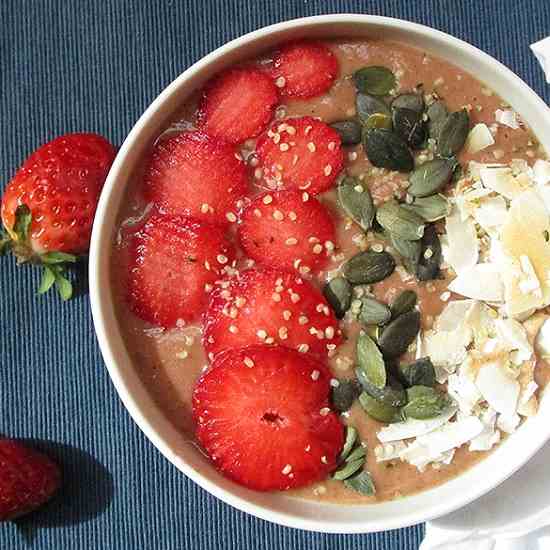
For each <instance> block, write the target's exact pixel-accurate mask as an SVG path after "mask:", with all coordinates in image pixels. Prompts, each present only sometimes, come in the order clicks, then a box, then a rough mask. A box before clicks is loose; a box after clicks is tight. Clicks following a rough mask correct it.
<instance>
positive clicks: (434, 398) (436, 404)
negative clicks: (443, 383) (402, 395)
mask: <svg viewBox="0 0 550 550" xmlns="http://www.w3.org/2000/svg"><path fill="white" fill-rule="evenodd" d="M407 397H408V399H409V402H408V403H407V404H406V405H405V406H404V407H403V409H402V412H403V416H404V417H405V418H416V419H418V420H428V419H430V418H435V417H436V416H439V415H440V414H442V413H443V412H444V411H445V410H446V409H448V408H449V407H450V406H451V405H452V404H453V400H452V398H451V397H450V396H449V395H448V394H446V393H443V392H441V391H439V390H436V389H435V388H429V387H427V386H413V387H412V388H409V389H408V390H407Z"/></svg>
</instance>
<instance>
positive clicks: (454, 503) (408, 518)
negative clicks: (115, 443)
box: [89, 14, 550, 534]
mask: <svg viewBox="0 0 550 550" xmlns="http://www.w3.org/2000/svg"><path fill="white" fill-rule="evenodd" d="M331 23H350V24H362V25H365V26H368V25H369V24H372V25H376V26H381V27H387V28H392V29H395V28H396V27H399V29H400V30H403V31H405V32H413V33H414V32H416V33H422V34H426V35H428V36H431V37H433V38H435V39H437V40H440V41H444V42H450V43H452V44H453V46H454V47H457V48H459V49H461V50H462V51H463V52H464V54H465V55H466V56H468V57H470V58H481V59H483V60H484V61H485V62H486V63H489V64H491V65H493V66H494V67H495V69H498V70H499V72H500V73H501V74H502V75H505V77H506V78H507V79H511V80H515V81H516V84H517V85H518V86H519V87H520V88H522V91H523V92H525V93H526V94H528V95H529V96H530V101H531V102H532V103H533V104H536V105H537V110H538V109H540V110H541V112H545V111H546V112H547V113H548V114H549V115H550V109H549V108H548V107H547V106H546V104H545V103H544V101H543V100H542V99H541V98H540V97H539V96H538V95H537V94H536V93H535V92H534V91H533V90H532V89H531V88H530V87H529V86H528V85H527V84H526V83H525V82H524V81H523V80H521V79H520V78H519V77H518V76H517V75H516V74H515V73H513V72H512V71H511V70H510V69H508V68H507V67H506V66H505V65H503V64H502V63H500V62H499V61H498V60H496V59H494V58H493V57H492V56H490V55H489V54H487V53H485V52H483V51H482V50H480V49H478V48H476V47H475V46H473V45H471V44H469V43H467V42H465V41H463V40H461V39H459V38H456V37H454V36H452V35H449V34H447V33H445V32H443V31H439V30H437V29H433V28H430V27H427V26H425V25H421V24H418V23H413V22H410V21H406V20H402V19H397V18H393V17H385V16H376V15H367V14H334V15H317V16H311V17H303V18H298V19H291V20H288V21H283V22H279V23H276V24H273V25H269V26H266V27H262V28H260V29H257V30H255V31H252V32H249V33H247V34H244V35H242V36H240V37H238V38H235V39H233V40H231V41H229V42H227V43H225V44H223V45H222V46H220V47H218V48H216V49H215V50H214V51H212V52H210V53H209V54H207V55H206V56H204V57H202V58H201V59H199V60H198V61H197V62H195V63H194V64H193V65H191V66H190V67H188V68H187V69H186V70H185V71H184V72H182V73H181V74H180V75H179V76H178V77H176V78H175V79H174V80H173V81H172V82H171V83H170V84H169V85H168V86H167V87H166V88H164V90H163V91H162V92H161V93H160V94H159V95H158V96H157V97H156V98H155V100H154V101H153V102H152V103H151V104H150V105H149V107H148V108H147V109H146V110H145V111H144V113H143V114H142V115H141V116H140V118H139V119H138V120H137V122H136V123H135V124H134V126H133V128H132V129H131V131H130V132H129V134H128V135H127V137H126V139H125V140H124V142H123V144H122V146H121V147H120V149H119V151H118V154H117V156H116V159H115V161H114V163H113V165H112V167H111V170H110V172H109V175H108V177H107V179H106V182H105V185H104V188H103V191H102V193H101V197H100V200H99V203H98V207H97V211H96V215H95V220H94V225H93V231H92V238H91V245H90V255H89V288H90V302H91V310H92V318H93V323H94V328H95V332H96V336H97V340H98V343H99V347H100V350H101V354H102V356H103V360H104V363H105V366H106V368H107V370H108V372H109V375H110V377H111V380H112V382H113V385H114V386H115V389H116V391H117V393H118V395H119V397H120V399H121V401H122V402H123V404H124V407H125V408H126V409H127V411H128V412H129V414H130V416H131V417H132V419H133V420H134V422H135V423H136V424H137V425H138V427H139V428H140V429H141V431H142V432H143V433H144V434H145V436H146V437H147V438H148V439H149V440H150V441H151V442H152V443H153V445H154V446H155V447H156V448H157V449H158V450H159V451H160V452H161V453H162V455H164V457H166V458H167V459H168V460H169V461H170V462H171V463H172V464H173V465H174V466H176V468H178V469H179V470H180V471H181V472H182V473H184V474H185V475H186V476H187V477H189V478H190V479H191V480H193V481H194V482H195V483H197V484H198V485H199V486H200V487H202V488H203V489H205V490H206V491H208V492H209V493H210V494H212V495H213V496H215V497H217V498H219V499H220V500H222V501H223V502H225V503H227V504H229V505H231V506H233V507H235V508H237V509H238V510H241V511H243V512H247V513H249V514H252V515H254V516H256V517H258V518H261V519H264V520H267V521H270V522H274V523H277V524H280V525H283V526H287V527H293V528H300V529H305V530H308V531H316V532H323V533H350V534H351V533H368V532H375V531H381V530H386V529H395V528H401V527H406V526H410V525H414V524H417V523H421V522H424V521H428V520H430V519H433V518H435V517H440V516H443V515H445V514H447V513H450V512H452V511H454V510H456V509H458V508H460V507H462V506H465V505H467V504H469V503H470V502H472V501H473V500H475V499H477V498H478V497H479V496H481V495H483V494H485V493H487V492H488V491H490V490H491V489H493V488H494V487H496V486H497V485H499V484H500V483H502V482H503V481H504V480H505V479H507V478H508V477H509V476H511V475H512V474H513V473H514V472H515V471H516V470H517V469H519V468H520V467H521V466H522V465H523V464H525V462H527V461H528V460H529V459H530V458H531V457H532V456H533V455H534V454H535V453H536V452H537V451H538V450H539V449H540V448H541V447H542V446H543V445H544V443H545V442H546V440H547V439H548V438H550V427H549V430H548V432H547V433H545V434H542V435H541V437H540V439H539V440H537V441H536V442H534V443H533V444H532V445H531V446H530V447H529V448H523V451H522V452H521V457H520V459H519V460H517V461H516V462H515V463H514V465H513V467H511V468H508V469H506V470H505V471H504V472H500V474H499V475H495V477H494V478H490V479H487V480H485V481H484V483H480V484H479V485H478V486H477V487H474V488H473V489H472V491H471V492H470V493H469V494H468V495H462V496H459V497H457V498H455V499H452V500H448V501H444V502H441V501H440V502H439V503H438V506H439V507H438V510H437V511H432V512H430V513H426V512H425V511H422V510H419V511H417V510H410V511H408V512H407V513H406V514H404V515H403V516H400V517H398V518H388V519H384V520H383V521H380V520H378V523H379V524H380V525H373V524H372V522H369V521H368V520H366V521H365V524H364V525H363V524H357V523H355V522H349V523H346V522H341V523H337V524H336V523H331V524H330V526H327V525H326V524H324V523H323V521H322V520H320V519H314V520H313V519H305V518H300V517H296V516H294V515H293V514H290V513H286V512H281V511H276V510H272V509H269V508H267V507H265V506H262V505H259V504H256V503H252V502H250V501H249V500H247V499H246V498H243V497H240V496H238V495H235V494H232V493H230V492H229V491H226V490H225V489H224V488H222V487H220V486H219V485H217V484H216V483H215V482H213V481H211V480H210V479H208V478H207V477H206V476H204V475H202V474H201V473H200V472H198V471H196V470H195V469H194V468H192V467H191V466H190V465H189V464H187V463H186V461H185V460H184V459H182V458H181V457H176V456H175V455H174V452H173V451H172V450H171V448H170V446H169V445H168V443H167V442H166V441H165V440H164V439H163V438H162V437H161V436H160V434H159V433H158V432H157V430H156V428H154V427H153V426H152V424H151V422H150V421H149V419H148V418H147V415H146V414H145V412H144V411H143V410H142V408H141V406H140V405H139V404H138V403H137V401H136V399H135V398H134V396H133V395H132V392H131V391H130V390H129V388H128V384H127V383H126V381H125V380H124V377H123V376H122V374H121V372H120V370H119V367H118V365H117V361H116V358H115V352H114V349H113V345H112V342H111V339H110V335H109V333H108V331H107V329H106V317H107V313H106V308H107V302H108V300H107V299H106V297H105V295H104V293H105V289H104V288H102V286H101V262H100V258H101V255H102V254H103V251H104V250H105V248H104V243H108V244H109V246H108V249H109V250H110V242H111V239H112V227H107V226H106V225H105V224H104V223H103V219H104V218H105V215H106V212H107V210H108V209H109V202H110V197H111V195H112V193H113V190H114V189H115V187H116V184H117V181H118V178H119V176H120V175H121V174H122V170H123V168H124V162H125V157H126V156H127V154H128V152H129V151H130V150H131V148H132V146H133V144H134V142H136V140H137V139H138V137H139V136H140V133H141V132H142V130H143V129H144V128H145V127H147V125H148V124H149V122H150V121H151V120H152V119H153V118H154V116H155V115H156V114H157V112H158V111H159V110H160V108H161V107H162V106H163V105H164V103H165V102H166V100H168V99H169V98H170V97H171V96H172V94H173V93H174V92H176V91H177V90H178V89H179V88H180V86H182V84H183V83H185V82H186V81H187V80H189V79H190V78H191V77H192V76H194V75H196V74H197V73H199V72H200V71H201V70H203V69H204V68H206V67H207V66H208V65H209V64H211V63H212V62H213V61H215V60H217V59H219V58H222V57H224V56H225V55H226V54H227V53H229V52H231V51H235V50H239V49H241V48H242V47H243V46H246V44H248V43H249V42H252V41H254V40H256V39H258V38H261V37H264V36H267V35H270V34H275V33H278V32H280V31H287V30H291V29H296V28H299V27H301V26H304V25H307V26H308V27H310V26H315V25H327V24H331ZM458 477H460V476H458ZM374 506H376V504H374Z"/></svg>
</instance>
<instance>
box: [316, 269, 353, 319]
mask: <svg viewBox="0 0 550 550" xmlns="http://www.w3.org/2000/svg"><path fill="white" fill-rule="evenodd" d="M351 294H352V290H351V285H350V284H349V282H348V281H347V280H346V279H344V277H335V278H334V279H331V280H330V281H329V282H328V283H327V284H326V285H325V286H324V288H323V295H324V297H325V298H326V300H327V302H328V303H329V304H330V306H331V307H332V309H333V311H334V315H336V317H337V318H338V319H342V318H343V317H344V315H345V314H346V311H347V310H348V309H349V308H350V306H351Z"/></svg>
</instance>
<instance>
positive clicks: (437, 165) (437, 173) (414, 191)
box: [407, 158, 457, 197]
mask: <svg viewBox="0 0 550 550" xmlns="http://www.w3.org/2000/svg"><path fill="white" fill-rule="evenodd" d="M456 164H457V163H456V159H454V158H449V159H433V160H429V161H428V162H425V163H424V164H422V165H420V166H419V167H418V168H415V170H414V171H413V173H412V174H411V175H410V177H409V183H410V185H409V187H408V188H407V193H409V195H412V196H413V197H428V196H429V195H433V194H434V193H437V191H439V190H440V189H441V188H442V187H444V186H445V185H447V184H448V183H449V181H451V177H452V175H453V171H454V169H455V167H456Z"/></svg>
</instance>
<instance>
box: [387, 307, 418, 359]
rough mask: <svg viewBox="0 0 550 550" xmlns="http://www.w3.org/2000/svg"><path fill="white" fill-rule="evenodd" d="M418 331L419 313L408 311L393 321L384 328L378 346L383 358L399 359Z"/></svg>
mask: <svg viewBox="0 0 550 550" xmlns="http://www.w3.org/2000/svg"><path fill="white" fill-rule="evenodd" d="M419 330H420V313H419V312H418V311H416V310H413V311H409V312H408V313H404V314H403V315H400V316H399V317H397V318H396V319H394V320H393V321H392V322H391V323H390V324H389V325H387V326H386V328H385V329H384V332H383V333H382V335H381V336H380V339H379V341H378V345H379V346H380V350H381V351H382V353H383V355H384V357H390V358H393V357H399V356H400V355H403V354H404V353H405V352H406V351H407V348H408V347H409V346H410V345H411V344H412V342H413V341H414V339H415V338H416V335H417V334H418V331H419Z"/></svg>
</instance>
